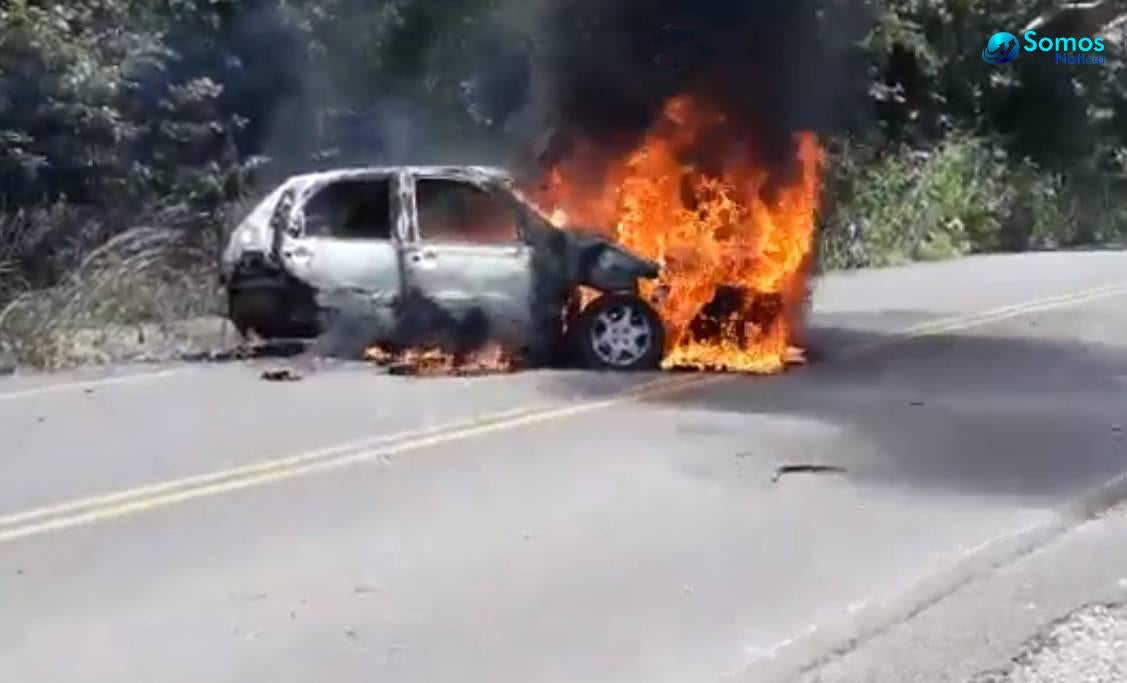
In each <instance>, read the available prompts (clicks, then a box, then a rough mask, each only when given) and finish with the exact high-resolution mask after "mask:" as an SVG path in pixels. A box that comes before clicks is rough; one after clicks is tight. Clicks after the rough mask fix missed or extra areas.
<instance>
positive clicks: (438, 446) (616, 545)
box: [0, 252, 1127, 683]
mask: <svg viewBox="0 0 1127 683" xmlns="http://www.w3.org/2000/svg"><path fill="white" fill-rule="evenodd" d="M1125 283H1127V254H1123V253H1118V252H1096V253H1053V254H1029V255H1018V256H998V257H983V258H973V259H967V260H963V261H958V262H952V263H944V264H927V265H916V266H910V267H905V268H895V269H888V270H881V271H871V272H859V273H852V274H846V275H835V276H832V277H828V278H826V279H825V280H824V281H822V282H821V283H819V286H818V290H817V294H816V297H815V310H816V315H815V318H814V332H813V336H812V340H813V342H814V343H816V344H817V345H818V347H819V349H820V350H821V351H822V352H824V358H822V359H821V360H820V361H819V362H817V363H815V364H812V365H810V366H808V367H806V368H803V369H800V370H797V371H794V372H791V373H788V374H786V375H784V376H776V377H768V378H756V377H715V376H712V377H704V376H693V375H661V374H653V375H638V376H633V375H632V376H616V375H595V374H589V373H577V372H538V373H526V374H521V375H517V376H511V377H490V378H480V379H456V378H442V379H417V378H416V379H412V378H397V377H389V376H385V375H380V374H378V373H377V372H375V371H373V370H372V369H371V368H369V367H365V366H358V365H342V366H339V367H327V368H325V369H323V370H322V371H320V372H316V373H313V374H310V375H308V376H306V377H305V379H304V380H303V381H300V382H292V383H271V382H264V381H261V380H259V378H258V373H259V372H260V371H261V369H262V363H261V362H254V363H242V364H235V363H230V364H212V365H202V364H198V365H185V366H170V367H168V368H161V369H154V368H147V369H121V370H117V371H114V372H112V373H108V374H107V373H104V372H103V373H97V374H92V373H85V374H81V375H65V376H62V375H60V376H50V377H18V376H17V377H13V378H8V379H6V380H3V381H0V432H2V434H3V447H2V448H0V451H2V455H0V681H13V682H16V681H18V682H19V683H56V682H59V681H66V682H67V683H85V682H92V683H93V682H98V683H101V682H106V683H111V682H112V683H128V682H131V681H145V682H148V681H154V682H155V681H159V682H161V683H179V682H184V683H213V682H216V683H218V682H228V681H230V682H231V683H235V682H239V683H243V682H245V681H270V683H290V682H293V683H297V682H306V681H308V682H310V683H314V682H316V683H321V682H324V681H337V682H351V681H373V680H378V681H412V682H413V681H420V682H422V681H426V682H431V681H489V682H490V683H507V682H510V681H512V682H514V683H516V682H519V683H529V682H530V681H537V682H541V681H543V682H552V683H554V682H556V681H559V682H561V683H564V682H566V683H575V681H584V682H585V683H594V682H598V681H639V682H641V681H645V682H647V683H664V682H665V681H670V682H672V681H677V682H683V681H689V680H692V681H702V682H706V681H720V680H734V681H770V680H792V677H793V676H795V675H797V673H798V672H801V671H807V670H809V668H810V667H811V666H814V665H817V664H819V663H825V662H828V661H832V659H833V658H834V656H835V654H834V653H835V652H841V651H845V650H848V649H849V647H850V643H851V641H854V640H858V639H862V640H863V639H864V638H867V637H869V636H875V635H877V634H879V633H881V632H882V630H884V629H885V628H886V627H887V626H888V625H890V624H894V623H898V622H900V621H903V620H904V619H906V618H908V617H910V616H911V615H912V614H913V613H914V612H916V611H918V609H919V608H920V607H921V606H926V605H927V604H930V603H931V602H933V601H934V600H935V599H936V598H937V597H938V596H941V595H944V594H946V593H947V592H949V591H951V590H953V588H954V587H955V586H956V585H957V584H958V583H959V582H960V581H964V580H965V579H966V578H967V577H968V576H972V575H974V574H975V573H976V572H980V571H982V570H984V568H986V567H988V566H989V565H990V564H991V563H994V562H1003V561H1005V560H1006V558H1008V557H1011V556H1012V555H1014V554H1015V553H1017V552H1018V551H1020V550H1021V549H1024V548H1028V547H1030V546H1032V545H1036V544H1038V543H1044V542H1047V540H1048V539H1049V538H1050V537H1051V536H1052V535H1053V534H1054V533H1055V532H1057V531H1059V530H1060V529H1063V528H1067V527H1069V526H1071V525H1073V524H1075V523H1077V522H1078V521H1079V520H1080V519H1081V518H1082V517H1083V516H1084V515H1086V514H1088V513H1090V512H1092V511H1094V510H1096V509H1098V508H1100V507H1101V506H1104V505H1108V504H1111V503H1112V502H1113V501H1114V500H1116V499H1117V498H1118V497H1119V496H1120V495H1121V494H1122V493H1123V490H1127V486H1125V485H1124V483H1123V479H1121V477H1122V476H1123V475H1124V472H1125V471H1127V449H1125V443H1127V442H1125V441H1124V440H1123V438H1124V435H1123V429H1124V427H1127V425H1125V424H1124V422H1127V341H1125V339H1127V284H1125ZM276 364H277V363H274V365H276ZM810 464H812V465H828V466H832V467H836V468H841V470H842V471H831V472H823V473H801V472H798V473H793V474H787V475H784V476H781V477H779V478H777V480H776V477H775V475H776V473H777V472H778V468H779V467H782V466H787V465H810ZM1121 489H1122V490H1121Z"/></svg>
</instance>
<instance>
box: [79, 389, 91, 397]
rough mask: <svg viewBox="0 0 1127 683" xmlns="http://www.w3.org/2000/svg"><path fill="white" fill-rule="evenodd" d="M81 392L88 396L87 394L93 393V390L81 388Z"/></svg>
mask: <svg viewBox="0 0 1127 683" xmlns="http://www.w3.org/2000/svg"><path fill="white" fill-rule="evenodd" d="M82 393H84V394H86V395H87V396H89V395H91V394H93V393H94V390H93V389H83V390H82Z"/></svg>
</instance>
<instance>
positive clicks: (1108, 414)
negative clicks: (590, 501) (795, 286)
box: [573, 316, 1127, 503]
mask: <svg viewBox="0 0 1127 683" xmlns="http://www.w3.org/2000/svg"><path fill="white" fill-rule="evenodd" d="M853 324H856V316H854V317H853ZM888 341H890V339H889V338H888V337H884V336H882V335H880V334H874V333H866V332H861V331H858V329H857V328H856V327H854V328H852V329H850V328H845V327H826V326H823V327H820V328H815V329H812V330H811V332H810V344H811V346H812V347H813V348H815V349H817V350H818V353H817V354H816V355H818V356H820V360H818V361H816V362H812V363H811V364H810V365H808V366H806V367H803V368H799V369H797V370H794V371H791V372H789V373H787V374H784V375H778V376H771V377H736V378H733V380H732V381H730V382H724V383H721V384H719V385H714V386H710V387H706V388H701V389H699V390H691V391H686V392H682V393H677V394H674V395H668V396H657V397H654V398H649V399H646V402H647V403H649V404H651V405H660V406H663V407H668V408H674V409H677V410H685V411H689V410H691V411H702V410H703V411H710V412H714V413H717V414H727V415H731V414H733V413H735V414H745V415H758V416H772V415H775V416H786V417H798V418H804V419H806V420H811V421H814V422H820V423H825V424H828V425H832V426H834V427H837V428H839V433H841V434H844V435H847V437H845V438H846V440H847V441H848V443H842V444H841V448H840V450H836V449H835V448H833V446H832V445H831V446H830V447H829V448H827V449H826V451H827V454H826V457H820V460H819V461H820V462H822V463H823V464H827V465H832V466H839V467H844V468H846V469H847V470H848V476H849V477H850V478H851V479H853V480H855V481H863V482H865V483H878V484H883V485H889V486H902V487H907V488H910V489H913V490H916V489H920V488H925V489H942V490H944V491H947V492H952V491H957V492H961V493H967V494H986V495H1001V496H1016V497H1020V498H1029V499H1033V500H1031V501H1030V502H1035V503H1040V502H1050V501H1053V500H1056V499H1059V498H1061V497H1065V496H1068V495H1071V494H1075V493H1078V492H1079V491H1081V490H1083V489H1085V488H1088V487H1091V486H1094V485H1096V484H1098V483H1101V482H1103V481H1106V480H1107V479H1108V478H1109V477H1111V476H1114V475H1116V474H1118V473H1120V472H1122V471H1124V470H1127V439H1125V436H1124V433H1123V429H1124V428H1127V349H1124V348H1123V347H1113V346H1106V345H1104V346H1101V345H1092V344H1081V343H1078V342H1072V343H1068V342H1063V341H1061V342H1057V341H1048V340H1045V339H1039V338H1036V337H1033V336H1029V337H1019V336H1015V337H995V336H983V335H979V334H974V333H962V334H958V333H952V334H949V335H940V336H935V337H928V338H917V339H913V340H910V341H902V342H898V343H896V344H895V345H892V346H888V347H886V348H883V349H874V350H872V351H870V352H866V353H863V354H858V355H854V356H849V355H848V354H847V353H845V352H846V351H847V350H848V349H850V348H854V349H855V348H857V347H859V346H868V345H875V344H881V343H884V342H888ZM573 389H574V387H573ZM858 444H864V447H860V448H859V447H858Z"/></svg>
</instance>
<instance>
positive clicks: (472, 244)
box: [403, 175, 536, 343]
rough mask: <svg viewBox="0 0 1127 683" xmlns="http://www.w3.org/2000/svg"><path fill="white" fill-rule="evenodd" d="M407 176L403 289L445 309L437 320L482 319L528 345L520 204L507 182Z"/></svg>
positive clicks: (526, 252) (529, 273) (528, 255)
mask: <svg viewBox="0 0 1127 683" xmlns="http://www.w3.org/2000/svg"><path fill="white" fill-rule="evenodd" d="M409 182H410V183H411V191H410V193H409V194H410V196H411V198H412V199H413V210H412V211H411V212H410V214H409V218H408V222H409V223H410V233H409V234H410V240H409V241H408V242H407V243H406V244H405V246H404V261H403V263H404V270H405V273H406V277H405V285H406V287H407V288H408V289H409V290H410V292H411V294H412V295H415V296H418V297H419V298H421V300H422V301H423V302H424V303H423V304H421V305H422V306H436V307H437V308H438V309H440V311H439V318H442V317H443V316H444V315H446V314H449V315H450V316H452V317H453V318H455V319H456V320H457V321H461V322H466V321H471V322H472V321H474V320H477V321H478V322H483V323H485V324H488V326H489V330H488V334H489V336H491V337H494V338H499V339H502V340H507V341H511V342H517V343H523V341H524V340H526V339H528V337H529V336H530V335H531V333H532V332H533V331H534V329H535V324H536V323H535V321H534V318H533V311H532V305H531V304H532V296H533V286H534V282H533V259H532V249H531V247H530V246H529V245H528V244H526V243H525V242H524V240H523V239H522V233H521V227H520V226H521V223H522V221H523V220H524V216H523V214H522V210H523V207H521V206H520V204H519V203H518V202H517V201H516V200H515V199H514V198H513V197H512V195H511V194H509V193H508V192H506V191H505V190H504V189H503V188H500V187H497V188H493V187H488V186H482V185H477V184H475V183H473V182H471V181H468V180H464V179H456V178H445V177H441V176H426V175H416V176H412V177H411V178H410V179H409ZM477 332H478V333H482V331H481V330H478V331H477Z"/></svg>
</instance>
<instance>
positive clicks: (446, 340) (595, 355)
mask: <svg viewBox="0 0 1127 683" xmlns="http://www.w3.org/2000/svg"><path fill="white" fill-rule="evenodd" d="M222 265H223V267H222V277H223V281H224V284H225V285H226V287H227V290H228V302H229V304H228V305H229V317H230V318H231V320H232V321H233V322H234V323H235V325H236V326H237V327H238V328H239V330H240V331H241V332H243V333H246V332H250V331H253V332H255V333H256V334H258V335H259V336H261V337H264V338H279V337H326V336H327V337H333V338H335V339H337V340H338V341H340V342H343V343H346V344H350V345H353V346H356V347H358V348H363V347H365V346H368V345H372V344H378V345H386V346H391V347H411V346H419V345H439V346H450V347H454V348H453V349H452V350H455V351H456V350H458V349H459V348H461V349H472V348H473V347H475V346H480V345H482V344H484V343H486V342H490V341H491V342H497V343H500V344H503V345H505V346H506V347H508V348H511V349H513V350H514V351H518V352H519V353H520V354H521V355H522V356H523V357H524V359H525V360H526V361H527V362H528V363H530V364H533V365H542V364H551V363H557V362H560V361H561V360H562V359H563V358H564V357H565V356H566V357H567V358H568V359H569V360H573V361H576V360H577V361H579V362H580V363H582V364H583V365H587V366H596V367H604V368H615V369H641V368H652V367H657V366H658V365H659V364H660V360H661V357H662V356H663V355H664V350H665V349H664V333H663V330H662V328H661V321H660V318H659V317H658V315H657V314H656V313H655V312H654V310H653V308H652V307H651V306H650V305H649V304H648V303H647V302H646V301H644V300H643V299H641V298H640V297H639V296H638V283H639V280H640V279H642V278H655V277H657V275H658V272H659V269H658V266H657V264H655V263H653V262H651V261H648V260H646V259H644V258H641V257H639V256H637V255H635V254H633V253H631V252H629V251H627V250H626V249H624V248H623V247H622V246H621V245H617V244H615V243H613V242H611V241H609V240H607V239H605V238H602V237H599V236H597V235H594V234H590V233H583V232H576V231H571V230H568V231H565V230H561V229H559V228H557V227H555V226H554V225H552V223H551V222H550V221H549V220H548V218H547V217H546V216H544V215H543V214H542V213H541V212H540V211H539V210H538V209H537V208H536V207H535V206H534V204H533V203H532V202H531V201H529V200H528V199H527V198H526V197H525V196H524V195H523V194H522V193H521V192H520V190H519V189H518V188H517V186H516V184H515V183H514V181H513V180H512V178H511V177H510V176H509V175H508V174H507V173H506V172H505V171H503V170H501V169H496V168H487V167H465V166H460V167H435V166H409V167H402V166H400V167H371V168H358V169H344V170H334V171H326V172H319V173H309V174H304V175H299V176H295V177H292V178H290V179H289V180H287V181H286V182H284V183H283V184H282V185H281V186H279V187H278V188H277V189H275V190H274V191H273V192H272V193H271V194H270V195H269V196H267V197H266V198H265V199H263V200H262V201H261V202H259V203H258V205H257V206H255V208H254V209H253V210H252V211H251V212H250V213H249V215H248V216H247V217H246V218H245V219H244V220H243V222H242V223H241V224H240V225H239V226H238V227H237V228H236V229H235V230H234V232H233V233H232V235H231V238H230V242H229V244H228V246H227V249H226V251H225V252H224V255H223V264H222ZM581 287H587V288H592V289H595V290H598V291H599V292H601V296H599V297H598V298H597V299H595V300H594V301H591V302H589V303H588V304H587V305H586V306H584V307H583V308H582V310H580V309H579V306H578V303H577V302H578V292H579V288H581Z"/></svg>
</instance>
